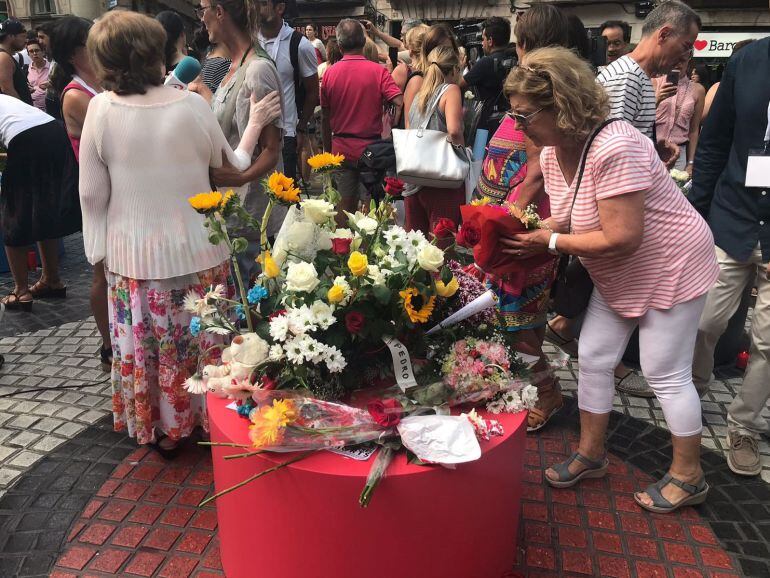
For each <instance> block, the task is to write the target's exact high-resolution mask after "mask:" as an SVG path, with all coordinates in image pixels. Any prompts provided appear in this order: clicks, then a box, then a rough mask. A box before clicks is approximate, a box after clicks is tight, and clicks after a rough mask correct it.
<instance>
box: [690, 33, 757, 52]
mask: <svg viewBox="0 0 770 578" xmlns="http://www.w3.org/2000/svg"><path fill="white" fill-rule="evenodd" d="M766 36H770V32H761V31H757V32H709V31H704V32H701V33H700V34H698V39H697V40H696V41H695V48H694V50H693V55H694V56H695V58H729V57H730V55H731V54H732V53H733V46H735V43H736V42H740V41H741V40H749V39H752V38H753V39H755V40H758V39H760V38H765V37H766Z"/></svg>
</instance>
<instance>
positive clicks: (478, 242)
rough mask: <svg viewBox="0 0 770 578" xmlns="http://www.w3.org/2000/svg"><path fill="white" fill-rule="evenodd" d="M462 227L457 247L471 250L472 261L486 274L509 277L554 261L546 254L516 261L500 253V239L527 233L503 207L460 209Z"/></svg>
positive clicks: (458, 235) (478, 206) (501, 251)
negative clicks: (461, 246)
mask: <svg viewBox="0 0 770 578" xmlns="http://www.w3.org/2000/svg"><path fill="white" fill-rule="evenodd" d="M460 211H461V212H462V216H463V224H462V226H461V227H460V231H459V232H458V234H457V243H458V245H464V246H466V247H470V248H472V249H473V259H474V261H475V262H476V265H478V266H479V267H480V268H481V269H482V270H483V271H484V272H485V273H492V274H494V275H499V276H506V277H507V278H510V277H512V276H517V275H521V276H524V275H526V274H527V271H530V270H532V269H534V268H535V267H538V266H539V265H542V264H543V263H546V262H548V261H549V260H551V259H553V256H551V255H549V254H548V253H543V254H541V255H536V256H534V257H529V258H527V259H519V258H516V257H515V256H514V255H509V254H507V253H504V252H503V250H502V249H503V246H502V245H501V244H500V238H501V237H509V236H511V235H515V234H517V233H526V232H527V225H525V224H524V223H523V222H522V221H521V220H520V219H516V218H514V217H513V216H512V215H511V213H510V212H509V210H508V209H507V208H506V207H505V206H502V205H492V204H488V205H465V206H463V207H460Z"/></svg>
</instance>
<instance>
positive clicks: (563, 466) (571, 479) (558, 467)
mask: <svg viewBox="0 0 770 578" xmlns="http://www.w3.org/2000/svg"><path fill="white" fill-rule="evenodd" d="M575 460H577V461H579V462H580V463H581V464H583V465H584V466H586V469H584V470H583V471H582V472H579V473H577V474H573V473H572V472H570V471H569V467H570V465H571V464H572V462H574V461H575ZM609 465H610V462H609V460H608V459H607V458H606V457H603V458H602V459H600V460H596V461H594V460H589V459H588V458H587V457H585V456H584V455H582V454H579V453H578V452H574V453H573V454H572V455H571V456H570V457H569V458H567V459H566V460H565V461H563V462H561V463H559V464H554V465H552V466H551V469H552V470H553V471H554V472H556V475H558V476H559V479H558V480H552V479H551V478H549V477H548V476H545V480H546V481H547V482H548V483H549V484H550V485H552V486H553V487H554V488H571V487H572V486H574V485H575V484H577V483H578V482H579V481H580V480H582V479H583V478H603V477H604V476H605V474H606V473H607V467H608V466H609Z"/></svg>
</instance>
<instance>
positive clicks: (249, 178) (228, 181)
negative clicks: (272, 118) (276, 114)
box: [210, 124, 281, 187]
mask: <svg viewBox="0 0 770 578" xmlns="http://www.w3.org/2000/svg"><path fill="white" fill-rule="evenodd" d="M259 146H260V148H261V149H262V150H261V152H260V153H259V156H258V157H257V160H256V161H254V163H253V164H252V165H251V166H250V167H249V168H248V169H246V170H245V171H243V172H241V171H239V170H237V169H236V168H235V167H233V166H232V165H231V164H229V163H225V162H224V159H223V164H222V167H221V168H212V169H211V171H210V172H211V182H212V184H214V185H216V186H217V187H241V186H243V185H245V184H247V183H251V182H253V181H256V180H258V179H260V178H262V177H264V176H266V175H267V173H268V172H270V171H271V170H272V169H274V168H275V166H276V164H278V156H279V154H280V150H281V130H280V129H279V128H278V127H276V126H275V125H272V124H271V125H269V126H266V127H265V128H263V129H262V134H261V135H260V137H259Z"/></svg>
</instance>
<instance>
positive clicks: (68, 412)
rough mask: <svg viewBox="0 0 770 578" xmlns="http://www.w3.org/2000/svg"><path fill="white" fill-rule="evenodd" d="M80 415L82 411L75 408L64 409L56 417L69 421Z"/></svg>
mask: <svg viewBox="0 0 770 578" xmlns="http://www.w3.org/2000/svg"><path fill="white" fill-rule="evenodd" d="M81 413H83V410H82V409H79V408H77V407H65V408H64V409H62V410H61V411H59V412H58V413H57V414H56V417H58V418H60V419H63V420H67V421H69V420H73V419H75V418H76V417H77V416H79V415H80V414H81Z"/></svg>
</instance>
